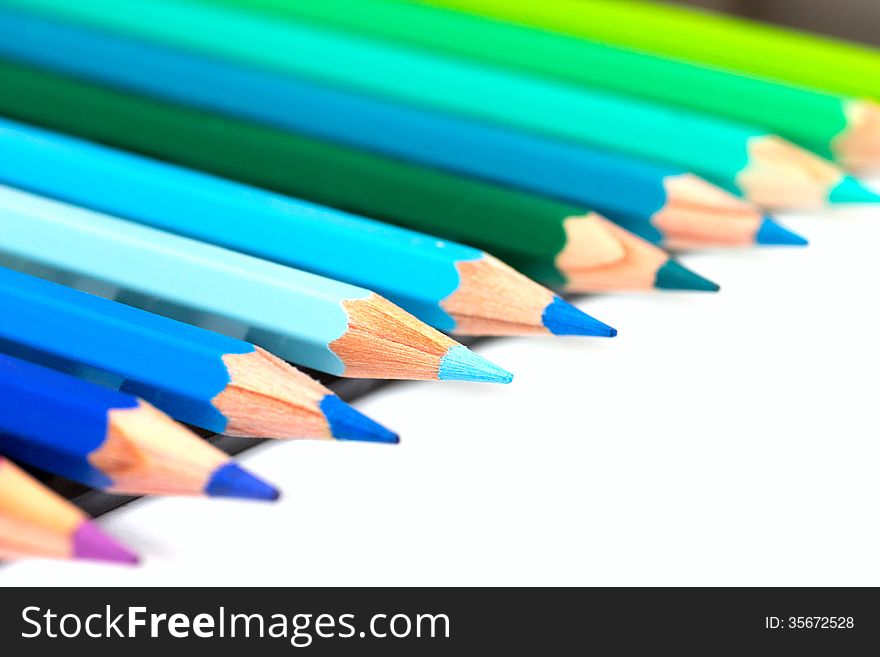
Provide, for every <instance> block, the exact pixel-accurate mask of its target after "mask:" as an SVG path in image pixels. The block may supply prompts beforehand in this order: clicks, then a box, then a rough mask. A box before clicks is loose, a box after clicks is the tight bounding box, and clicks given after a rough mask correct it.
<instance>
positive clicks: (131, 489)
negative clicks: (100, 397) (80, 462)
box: [89, 401, 229, 495]
mask: <svg viewBox="0 0 880 657" xmlns="http://www.w3.org/2000/svg"><path fill="white" fill-rule="evenodd" d="M107 424H108V430H107V438H106V440H105V441H104V443H103V444H102V445H101V447H100V448H99V449H97V450H95V451H94V452H92V454H91V455H90V456H89V462H90V463H91V464H92V465H93V466H95V467H96V468H98V469H100V470H101V471H102V472H104V474H106V475H107V476H108V477H109V478H110V479H112V480H113V485H112V486H111V487H110V488H108V490H110V491H111V492H116V493H129V494H140V495H144V494H146V495H202V494H204V492H205V488H206V486H207V485H208V483H209V481H210V479H211V476H212V475H213V474H214V471H215V470H216V469H217V468H219V467H220V466H222V465H223V464H225V463H227V462H228V461H229V457H228V456H227V455H226V454H224V453H223V452H221V451H220V450H219V449H217V448H216V447H214V446H212V445H211V444H210V443H208V442H207V441H205V440H202V439H201V438H199V437H198V436H197V435H196V434H194V433H192V432H191V431H189V430H188V429H186V428H185V427H183V426H182V425H180V424H178V423H177V422H175V421H174V420H172V419H171V418H169V417H168V416H167V415H165V414H164V413H161V412H160V411H158V410H156V409H155V408H153V407H152V406H150V405H149V404H147V403H146V402H144V401H140V402H139V405H138V406H135V407H133V408H124V409H114V410H112V411H110V412H109V414H108V421H107Z"/></svg>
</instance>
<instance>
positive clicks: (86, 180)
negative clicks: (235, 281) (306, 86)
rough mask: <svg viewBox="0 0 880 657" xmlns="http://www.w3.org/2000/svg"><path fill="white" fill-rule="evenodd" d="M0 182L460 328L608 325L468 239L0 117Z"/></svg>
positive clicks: (552, 330)
mask: <svg viewBox="0 0 880 657" xmlns="http://www.w3.org/2000/svg"><path fill="white" fill-rule="evenodd" d="M0 151H2V152H4V153H6V154H7V157H4V158H2V159H0V180H3V181H4V182H6V183H9V184H12V185H16V186H18V187H22V188H26V189H30V190H34V191H37V192H39V193H41V194H45V195H47V196H51V197H53V198H58V199H61V200H64V201H67V202H70V203H75V204H77V205H81V206H85V207H89V208H91V209H94V210H97V211H100V212H106V213H109V214H112V215H114V216H118V217H122V218H125V219H130V220H133V221H137V222H139V223H144V224H148V225H151V226H153V227H155V228H160V229H163V230H168V231H171V232H175V233H178V234H183V235H186V236H187V237H192V238H194V239H199V240H203V241H207V242H210V243H213V244H217V245H219V246H223V247H226V248H229V249H233V250H236V251H241V252H244V253H248V254H250V255H253V256H257V257H260V258H265V259H267V260H272V261H274V262H279V263H281V264H285V265H289V266H291V267H296V268H298V269H303V270H306V271H310V272H313V273H315V274H320V275H322V276H327V277H330V278H334V279H336V280H342V281H345V282H347V283H351V284H353V285H358V286H361V287H365V288H367V289H370V290H374V291H376V292H377V293H379V294H382V295H383V296H385V297H386V298H388V299H389V300H390V301H392V302H394V303H396V304H398V305H399V306H401V307H402V308H403V309H404V310H407V311H409V312H411V313H413V314H414V315H416V316H417V317H419V318H420V319H421V320H422V321H425V322H427V323H428V324H430V325H432V326H434V327H435V328H438V329H440V330H442V331H446V332H454V333H459V334H470V335H474V334H477V335H522V334H527V333H534V334H578V335H602V336H610V335H613V334H614V330H613V329H611V328H610V327H608V326H606V325H605V324H603V323H601V322H598V321H596V320H595V319H593V318H592V317H590V316H589V315H586V314H584V313H582V312H581V311H580V310H578V309H577V308H575V307H574V306H572V305H570V304H568V303H567V302H565V301H563V300H562V299H561V298H559V297H558V296H556V295H554V294H553V293H552V292H550V291H549V290H548V289H546V288H544V287H543V286H540V285H538V284H537V283H535V282H534V281H532V280H531V279H529V278H527V277H526V276H524V275H523V274H520V273H519V272H517V271H516V270H514V269H513V268H511V267H508V266H507V265H505V264H504V263H502V262H501V261H499V260H497V259H495V258H493V257H491V256H489V255H488V254H486V253H484V252H483V251H478V250H477V249H473V248H471V247H468V246H464V245H461V244H456V243H454V242H448V241H443V240H440V239H438V238H436V237H431V236H429V235H424V234H422V233H416V232H414V231H411V230H406V229H404V228H397V227H395V226H391V225H388V224H384V223H381V222H378V221H373V220H370V219H365V218H362V217H358V216H355V215H352V214H348V213H345V212H342V211H338V210H333V209H330V208H327V207H323V206H320V205H315V204H313V203H308V202H305V201H300V200H298V199H293V198H290V197H287V196H282V195H281V194H276V193H273V192H269V191H266V190H262V189H258V188H256V187H251V186H249V185H244V184H241V183H237V182H233V181H231V180H226V179H224V178H219V177H216V176H213V175H209V174H205V173H201V172H198V171H194V170H192V169H187V168H184V167H180V166H176V165H173V164H167V163H165V162H160V161H158V160H153V159H150V158H147V157H143V156H140V155H135V154H131V153H127V152H125V151H121V150H117V149H114V148H109V147H106V146H102V145H99V144H95V143H92V142H88V141H85V140H82V139H77V138H74V137H68V136H65V135H62V134H59V133H55V132H50V131H47V130H43V129H40V128H34V127H31V126H28V125H25V124H22V123H18V122H14V121H8V120H4V119H0Z"/></svg>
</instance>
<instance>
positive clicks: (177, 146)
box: [0, 63, 717, 292]
mask: <svg viewBox="0 0 880 657" xmlns="http://www.w3.org/2000/svg"><path fill="white" fill-rule="evenodd" d="M0 113H2V114H6V115H8V116H11V117H13V118H18V119H21V120H23V121H29V122H31V123H37V124H40V125H43V126H46V127H49V128H53V129H55V130H62V131H66V132H69V133H72V134H76V135H79V136H81V137H85V138H87V139H93V140H95V141H99V142H103V143H107V144H111V145H114V146H118V147H121V148H126V149H128V150H133V151H138V152H141V153H144V154H147V155H151V156H154V157H158V158H160V159H164V160H169V161H172V162H176V163H178V164H182V165H184V166H189V167H193V168H196V169H202V170H205V171H208V172H211V173H215V174H217V175H221V176H225V177H228V178H233V179H237V180H240V181H242V182H246V183H250V184H254V185H259V186H262V187H266V188H269V189H274V190H276V191H279V192H282V193H287V194H291V195H294V196H298V197H300V198H305V199H307V200H311V201H316V202H319V203H324V204H326V205H331V206H334V207H337V208H341V209H344V210H349V211H353V212H356V213H358V214H362V215H368V216H372V217H374V218H377V219H383V220H386V221H388V222H390V223H395V224H398V225H402V226H406V227H408V228H414V229H418V230H424V231H425V232H428V233H430V234H433V235H440V236H442V237H446V238H448V239H454V240H457V241H461V242H466V243H469V244H472V245H474V246H480V247H481V248H484V249H486V250H487V251H491V252H493V253H494V254H495V255H498V256H499V257H502V258H504V259H505V260H506V261H507V262H509V263H510V264H511V265H513V266H514V267H517V268H518V269H520V270H521V271H523V272H524V273H526V274H527V275H530V276H531V277H532V278H536V279H539V280H541V281H542V282H544V283H545V284H548V285H551V286H553V287H557V288H561V289H565V290H568V291H571V292H584V291H598V290H622V289H646V288H654V287H656V288H677V289H700V290H715V289H717V286H715V285H714V284H713V283H710V282H708V281H706V280H705V279H703V278H701V277H699V276H697V275H696V274H694V273H693V272H690V271H689V270H687V269H685V268H684V267H682V266H681V265H679V264H678V263H676V262H675V261H673V260H670V259H669V257H668V255H667V254H666V253H665V252H664V251H663V250H662V249H660V248H658V247H656V246H654V245H653V244H649V243H648V242H645V241H643V240H641V239H639V238H637V237H636V236H635V235H632V234H630V233H628V232H627V231H625V230H623V229H621V228H619V227H618V226H616V225H614V224H612V223H611V222H609V221H607V220H605V219H603V218H601V217H599V216H597V215H595V214H592V213H585V212H584V210H583V209H582V208H578V207H575V206H571V205H568V204H564V203H558V202H555V201H551V200H548V199H544V198H542V197H538V196H533V195H530V194H525V193H520V192H517V191H514V190H511V189H507V188H504V187H499V186H495V185H490V184H488V183H482V182H478V181H475V180H471V179H468V178H465V177H461V176H457V175H454V174H447V173H443V172H440V171H434V170H432V169H427V168H422V167H417V166H415V165H410V164H406V163H403V162H398V161H396V160H391V159H387V158H384V157H381V156H378V155H372V154H369V153H366V152H361V151H358V150H354V149H351V148H348V147H343V146H337V145H333V144H330V143H325V142H322V141H317V140H314V139H309V138H304V137H300V136H298V135H295V134H293V133H287V132H281V131H278V130H274V129H271V128H267V127H262V126H258V125H255V124H250V123H246V122H243V121H237V120H231V119H225V118H221V117H218V116H213V115H210V114H205V113H202V112H199V111H194V110H189V109H185V108H182V107H178V106H174V105H169V104H165V103H160V102H157V101H153V100H150V99H146V98H142V97H139V96H135V95H129V94H125V93H122V92H119V91H115V90H112V89H108V88H103V87H99V86H96V85H94V84H89V83H86V82H80V81H76V80H71V79H67V78H64V77H60V76H57V75H54V74H50V73H45V72H41V71H36V70H32V69H28V68H25V67H21V66H16V65H13V64H9V63H0Z"/></svg>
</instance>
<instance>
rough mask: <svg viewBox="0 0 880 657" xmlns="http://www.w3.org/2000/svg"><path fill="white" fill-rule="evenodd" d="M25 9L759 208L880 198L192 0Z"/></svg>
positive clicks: (474, 69) (481, 74) (339, 36)
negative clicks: (647, 168) (605, 154)
mask: <svg viewBox="0 0 880 657" xmlns="http://www.w3.org/2000/svg"><path fill="white" fill-rule="evenodd" d="M25 4H26V6H27V7H30V8H32V9H35V10H39V12H40V13H43V14H46V15H50V16H55V17H58V18H60V19H64V20H70V21H72V22H76V23H78V24H84V25H91V26H93V27H96V28H103V29H109V30H113V31H118V32H122V33H125V34H128V35H131V36H139V37H143V38H146V39H149V40H153V41H158V42H162V43H166V44H170V45H177V46H181V47H184V48H189V49H192V50H195V51H200V52H203V53H207V54H209V55H211V56H214V57H218V58H226V59H231V60H234V61H239V62H244V63H250V64H253V65H256V66H259V67H263V68H268V69H271V70H276V71H280V72H283V73H286V74H292V75H295V76H300V77H311V78H316V77H317V78H320V79H322V80H325V81H327V82H328V83H332V84H335V85H337V86H343V87H346V88H352V89H358V90H361V91H364V92H368V93H372V94H378V95H380V96H383V97H391V98H395V99H398V100H400V101H403V102H409V103H414V104H418V105H426V106H429V107H433V108H437V109H442V110H444V111H448V112H452V113H459V114H465V115H468V116H471V117H476V118H479V119H481V120H487V121H494V122H499V123H502V124H504V125H508V126H515V127H518V128H522V129H526V130H532V131H535V132H539V133H542V134H547V135H554V136H557V137H560V138H563V139H566V140H571V141H575V142H579V143H587V144H590V145H593V146H599V147H602V148H608V149H611V150H617V151H621V152H625V153H629V154H631V155H635V156H638V157H643V158H647V159H650V160H657V161H662V162H665V163H667V164H670V165H674V166H679V167H681V168H684V169H687V170H689V171H693V172H694V173H696V174H698V175H701V176H703V177H705V178H707V179H708V180H709V181H710V182H714V183H716V184H720V185H721V186H722V187H724V188H725V189H728V191H733V192H737V193H740V194H743V195H745V196H746V197H747V198H749V199H751V200H754V201H756V202H758V203H759V204H761V205H764V206H767V207H773V208H804V207H808V208H809V207H822V206H824V205H826V204H827V203H837V202H863V201H880V196H878V195H876V194H874V193H873V192H870V191H869V190H867V189H866V188H865V187H864V186H863V185H862V184H861V183H860V182H859V181H858V180H856V179H855V178H852V177H850V176H847V175H845V173H844V172H843V171H842V170H841V169H839V168H838V167H836V166H834V165H833V164H831V163H829V162H827V161H825V160H823V159H821V158H819V157H817V156H815V155H813V154H811V153H809V152H808V151H805V150H803V149H801V148H799V147H796V146H794V145H792V144H791V143H789V142H787V141H784V140H781V139H779V138H778V137H776V136H774V135H772V134H770V133H768V132H767V131H765V130H763V129H761V128H758V127H752V126H749V125H746V124H739V123H735V122H730V121H727V120H722V119H716V118H715V117H711V116H708V115H704V114H701V113H697V112H692V111H686V110H681V109H679V108H669V107H667V106H663V105H659V104H651V103H646V102H641V101H636V100H633V99H630V98H625V97H621V96H618V95H615V94H609V93H606V92H599V91H593V90H586V89H582V88H576V87H573V86H571V85H569V84H563V83H558V82H555V81H552V80H545V79H542V78H538V77H535V76H532V75H526V74H519V73H516V72H514V71H509V70H503V69H499V68H497V67H490V66H487V65H482V64H479V63H476V62H472V61H462V60H461V59H459V58H453V57H449V56H444V55H440V54H437V53H431V52H427V51H422V50H418V49H413V48H407V47H404V46H399V45H396V44H392V43H385V42H381V41H377V40H375V39H370V38H366V37H363V38H362V37H358V36H356V35H351V34H345V33H340V32H339V31H334V30H329V29H323V28H320V27H317V26H313V25H305V24H298V23H295V22H293V21H288V22H282V21H279V20H277V18H275V17H273V16H266V15H263V14H260V13H259V12H247V11H241V10H237V9H234V8H227V7H222V6H218V5H210V4H205V3H202V2H194V1H192V0H189V1H187V0H173V1H172V0H150V1H149V2H147V1H145V0H129V1H128V2H126V3H119V2H117V1H116V0H93V1H90V2H87V3H70V2H66V1H65V0H27V2H26V3H25ZM496 255H497V254H496Z"/></svg>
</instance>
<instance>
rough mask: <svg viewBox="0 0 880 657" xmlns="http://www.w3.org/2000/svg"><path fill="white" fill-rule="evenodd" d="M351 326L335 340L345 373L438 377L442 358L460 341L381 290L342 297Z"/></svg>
mask: <svg viewBox="0 0 880 657" xmlns="http://www.w3.org/2000/svg"><path fill="white" fill-rule="evenodd" d="M343 306H344V307H345V310H346V312H347V313H348V331H347V332H346V334H345V335H343V336H342V337H341V338H338V339H337V340H335V341H334V342H332V343H331V344H330V349H331V350H332V351H333V353H335V354H336V355H337V356H339V358H340V360H342V362H343V363H345V376H351V377H360V378H365V379H436V378H438V376H439V373H440V361H441V360H443V357H444V356H445V355H446V352H447V351H449V349H450V348H451V347H455V346H457V345H458V343H457V342H455V341H454V340H452V339H450V338H448V337H446V336H445V335H443V334H442V333H440V332H439V331H437V330H435V329H432V328H431V327H429V326H428V325H427V324H423V323H422V322H420V321H419V320H417V319H416V318H415V317H413V316H412V315H410V314H409V313H407V312H405V311H403V310H401V309H400V308H398V307H397V306H395V305H394V304H393V303H391V302H390V301H387V300H386V299H384V298H383V297H380V296H379V295H377V294H373V295H371V296H369V297H367V298H366V299H354V300H348V301H344V302H343Z"/></svg>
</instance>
